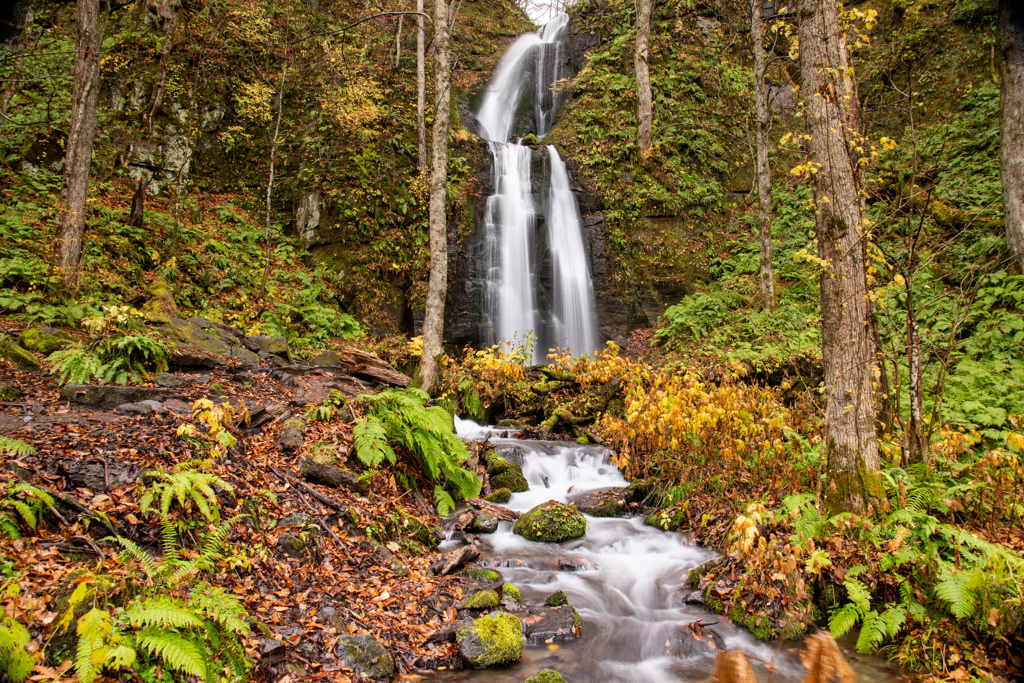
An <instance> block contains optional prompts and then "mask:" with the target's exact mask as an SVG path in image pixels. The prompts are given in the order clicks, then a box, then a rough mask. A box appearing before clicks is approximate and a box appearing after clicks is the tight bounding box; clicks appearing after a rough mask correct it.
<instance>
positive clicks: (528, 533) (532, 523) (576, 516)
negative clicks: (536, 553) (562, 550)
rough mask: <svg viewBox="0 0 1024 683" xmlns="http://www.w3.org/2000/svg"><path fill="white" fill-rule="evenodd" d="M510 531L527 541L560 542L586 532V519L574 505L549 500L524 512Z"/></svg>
mask: <svg viewBox="0 0 1024 683" xmlns="http://www.w3.org/2000/svg"><path fill="white" fill-rule="evenodd" d="M512 532H513V533H515V534H518V535H520V536H522V537H523V538H525V539H526V540H528V541H537V542H539V543H561V542H562V541H567V540H569V539H570V538H579V537H580V536H583V535H584V534H585V533H587V520H586V518H585V517H584V516H583V514H582V513H580V511H579V510H577V509H576V506H575V505H572V504H565V503H559V502H558V501H554V500H549V501H548V502H546V503H541V504H540V505H538V506H536V507H534V508H532V509H531V510H530V511H529V512H526V513H524V514H523V515H522V516H521V517H520V518H519V519H518V520H516V523H515V526H513V527H512Z"/></svg>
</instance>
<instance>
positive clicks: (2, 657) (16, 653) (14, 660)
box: [0, 617, 36, 683]
mask: <svg viewBox="0 0 1024 683" xmlns="http://www.w3.org/2000/svg"><path fill="white" fill-rule="evenodd" d="M30 640H32V636H31V634H29V632H28V629H27V628H25V626H24V625H23V624H21V623H20V622H17V621H15V620H14V619H11V618H10V617H4V618H3V619H2V620H0V671H3V672H4V673H6V674H7V678H9V679H10V680H11V681H12V682H13V683H23V682H24V680H25V679H26V678H28V675H29V674H30V673H32V669H33V668H35V665H36V657H35V655H34V654H32V653H31V652H29V651H28V650H26V649H25V646H26V645H28V644H29V641H30Z"/></svg>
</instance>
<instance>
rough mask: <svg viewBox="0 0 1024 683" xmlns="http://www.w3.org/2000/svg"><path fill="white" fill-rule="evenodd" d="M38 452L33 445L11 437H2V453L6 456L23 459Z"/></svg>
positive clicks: (0, 437) (0, 439) (0, 450)
mask: <svg viewBox="0 0 1024 683" xmlns="http://www.w3.org/2000/svg"><path fill="white" fill-rule="evenodd" d="M35 452H36V449H35V448H34V447H33V446H32V444H28V443H25V442H24V441H19V440H18V439H12V438H10V437H6V436H2V435H0V453H2V454H4V455H11V456H14V457H15V458H23V457H25V456H26V455H32V454H33V453H35Z"/></svg>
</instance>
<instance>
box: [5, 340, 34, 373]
mask: <svg viewBox="0 0 1024 683" xmlns="http://www.w3.org/2000/svg"><path fill="white" fill-rule="evenodd" d="M0 358H2V359H4V360H8V361H10V362H11V365H13V366H14V367H16V368H18V369H19V370H38V369H39V359H38V358H36V357H35V354H33V353H31V352H30V351H26V350H25V349H23V348H21V347H20V346H18V345H17V344H15V343H14V342H12V341H9V340H7V339H3V338H0Z"/></svg>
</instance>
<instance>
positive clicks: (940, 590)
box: [935, 566, 977, 620]
mask: <svg viewBox="0 0 1024 683" xmlns="http://www.w3.org/2000/svg"><path fill="white" fill-rule="evenodd" d="M972 577H973V574H969V573H967V572H963V571H961V572H959V573H956V574H954V573H952V572H951V571H950V570H949V569H948V568H947V567H945V566H943V567H942V568H941V569H940V570H939V576H938V579H939V581H938V583H936V584H935V594H936V595H938V596H939V598H940V599H941V600H942V601H943V602H945V603H946V605H947V606H948V607H949V611H950V612H952V613H953V616H955V617H956V618H957V619H961V620H963V619H966V618H967V617H969V616H971V615H972V614H974V610H975V609H976V607H977V604H976V601H975V597H974V591H972V590H971V588H970V584H971V579H972Z"/></svg>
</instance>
